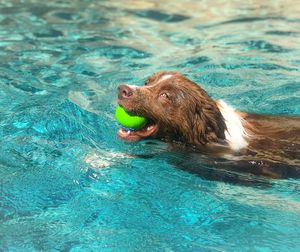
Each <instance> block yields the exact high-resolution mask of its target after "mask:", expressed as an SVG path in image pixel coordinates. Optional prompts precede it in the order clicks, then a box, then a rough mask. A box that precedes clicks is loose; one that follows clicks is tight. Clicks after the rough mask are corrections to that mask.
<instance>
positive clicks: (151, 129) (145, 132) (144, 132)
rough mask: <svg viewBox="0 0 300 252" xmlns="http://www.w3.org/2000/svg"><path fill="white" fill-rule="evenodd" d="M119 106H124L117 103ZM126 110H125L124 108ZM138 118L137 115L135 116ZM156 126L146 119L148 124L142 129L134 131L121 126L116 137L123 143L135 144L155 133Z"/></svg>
mask: <svg viewBox="0 0 300 252" xmlns="http://www.w3.org/2000/svg"><path fill="white" fill-rule="evenodd" d="M118 103H119V105H121V106H123V107H124V108H125V106H124V104H122V103H121V102H118ZM125 109H126V108H125ZM137 115H138V116H139V114H137ZM157 129H158V124H157V123H155V122H154V121H153V120H151V119H148V122H147V123H146V125H145V126H143V128H141V129H138V130H134V129H128V128H125V127H123V126H121V128H120V129H119V130H118V133H117V135H118V137H119V138H121V139H122V140H125V141H130V142H135V141H138V140H140V139H142V138H148V137H150V136H152V135H153V134H154V133H155V132H157Z"/></svg>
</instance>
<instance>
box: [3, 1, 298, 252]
mask: <svg viewBox="0 0 300 252" xmlns="http://www.w3.org/2000/svg"><path fill="white" fill-rule="evenodd" d="M299 13H300V7H299V4H298V5H297V3H296V2H294V1H269V3H268V2H266V1H252V3H251V4H250V3H248V4H242V3H240V2H239V1H225V0H224V1H213V2H212V1H189V0H185V1H171V0H170V1H156V0H153V1H133V0H132V1H121V0H117V1H96V0H87V1H79V0H77V1H76V0H75V1H65V0H63V1H59V0H55V1H33V0H28V1H17V0H7V1H1V2H0V57H1V61H0V141H1V144H0V183H1V184H0V250H1V251H297V250H298V251H299V250H300V240H299V237H300V182H299V180H293V179H289V180H271V179H266V178H259V177H257V178H255V177H254V178H251V179H252V184H250V185H248V186H243V185H240V184H236V183H225V182H222V181H213V180H208V179H204V178H202V177H201V176H196V175H194V174H191V173H188V172H185V171H182V170H181V169H178V168H180V164H182V163H184V161H185V160H186V159H188V158H187V157H189V155H190V153H184V152H181V151H178V152H175V151H171V150H169V149H168V146H167V145H165V144H164V143H161V142H158V141H155V142H153V141H151V142H150V141H145V142H140V143H133V144H126V143H123V142H121V141H119V140H118V139H117V137H116V131H117V128H118V125H117V123H116V121H115V119H114V109H115V105H116V88H117V86H118V85H119V83H122V82H129V83H133V84H142V83H143V81H144V80H145V78H146V76H148V75H149V74H152V73H153V72H156V71H158V70H162V69H167V70H176V71H180V72H182V73H184V74H186V75H188V76H189V77H190V78H192V79H193V80H194V81H196V82H198V83H201V84H202V85H203V87H204V88H205V89H206V90H207V91H208V92H209V93H210V94H211V95H212V96H213V97H214V98H217V99H218V98H222V99H224V100H225V101H228V102H229V103H231V104H232V105H233V106H235V107H237V108H239V109H240V110H246V111H252V112H259V113H271V114H288V115H299V116H300V82H299V79H300V73H299V69H300V67H299V66H300V50H299V45H300V18H299ZM137 154H139V155H137ZM175 164H176V165H175ZM192 165H194V166H199V167H200V168H202V169H206V167H203V166H202V164H201V159H199V161H198V163H197V162H196V163H193V164H192ZM178 166H179V167H178ZM240 175H241V176H245V177H246V179H247V175H245V174H244V175H243V174H240Z"/></svg>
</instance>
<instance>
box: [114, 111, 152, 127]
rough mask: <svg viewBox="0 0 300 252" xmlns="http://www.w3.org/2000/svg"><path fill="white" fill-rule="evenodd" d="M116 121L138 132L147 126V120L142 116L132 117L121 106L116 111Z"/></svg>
mask: <svg viewBox="0 0 300 252" xmlns="http://www.w3.org/2000/svg"><path fill="white" fill-rule="evenodd" d="M115 115H116V119H117V120H118V122H119V123H120V124H121V125H122V126H123V127H126V128H129V129H134V130H138V129H141V128H143V127H144V126H145V124H146V123H147V118H145V117H142V116H136V115H131V114H129V113H128V112H126V110H125V109H124V108H123V107H121V106H120V105H118V106H117V109H116V114H115Z"/></svg>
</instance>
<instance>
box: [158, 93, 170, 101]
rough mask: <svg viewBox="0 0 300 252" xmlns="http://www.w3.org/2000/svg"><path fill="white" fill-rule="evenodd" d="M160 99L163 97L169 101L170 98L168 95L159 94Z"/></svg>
mask: <svg viewBox="0 0 300 252" xmlns="http://www.w3.org/2000/svg"><path fill="white" fill-rule="evenodd" d="M160 97H163V98H165V99H168V100H169V99H170V96H169V94H168V93H161V94H160Z"/></svg>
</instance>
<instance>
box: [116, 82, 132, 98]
mask: <svg viewBox="0 0 300 252" xmlns="http://www.w3.org/2000/svg"><path fill="white" fill-rule="evenodd" d="M118 90H119V94H118V98H119V99H123V98H129V97H130V96H132V95H133V89H132V88H131V87H129V86H127V85H120V86H119V87H118Z"/></svg>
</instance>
